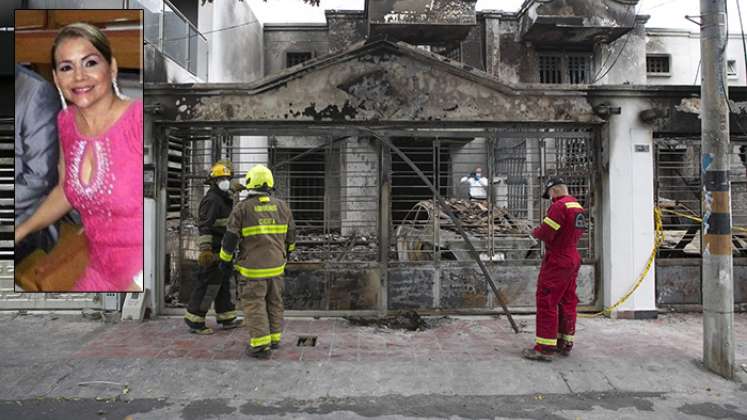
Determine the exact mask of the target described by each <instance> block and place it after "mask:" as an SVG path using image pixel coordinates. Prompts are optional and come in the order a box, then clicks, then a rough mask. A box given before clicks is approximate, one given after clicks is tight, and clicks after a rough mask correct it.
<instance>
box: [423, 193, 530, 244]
mask: <svg viewBox="0 0 747 420" xmlns="http://www.w3.org/2000/svg"><path fill="white" fill-rule="evenodd" d="M445 202H446V204H447V205H448V206H449V209H450V210H451V211H452V212H453V213H454V215H455V216H456V217H457V218H458V219H459V222H460V223H461V225H462V228H463V229H464V230H465V231H467V232H469V233H472V234H476V235H487V234H488V233H489V232H490V230H491V228H492V231H493V233H494V234H496V233H499V234H529V233H531V230H532V227H531V225H530V224H529V222H528V221H527V220H525V219H520V218H518V217H515V216H513V215H512V214H511V213H510V212H509V210H508V209H507V208H505V207H493V209H492V226H490V224H491V217H490V214H489V213H490V211H489V210H488V203H487V202H486V201H480V200H460V199H455V198H452V199H449V200H446V201H445ZM415 206H416V207H417V206H420V207H421V208H423V209H425V210H426V211H428V214H429V215H430V216H431V217H430V218H431V219H432V217H433V214H434V202H433V201H432V200H426V201H421V202H419V203H418V204H416V205H415ZM413 209H415V207H413ZM439 218H440V225H441V228H442V229H449V230H456V228H455V227H454V223H453V222H452V221H451V219H450V218H449V216H448V215H447V214H446V213H445V212H444V211H443V210H441V209H439Z"/></svg>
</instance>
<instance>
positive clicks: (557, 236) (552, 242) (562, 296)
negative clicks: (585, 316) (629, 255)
mask: <svg viewBox="0 0 747 420" xmlns="http://www.w3.org/2000/svg"><path fill="white" fill-rule="evenodd" d="M542 198H545V199H552V205H551V206H550V208H549V209H548V210H547V217H545V218H544V219H543V220H542V223H541V224H540V226H538V227H537V228H535V229H534V231H533V232H532V235H533V236H534V237H536V238H537V239H539V240H541V241H543V242H544V243H545V250H546V252H545V257H544V259H543V260H542V266H541V268H540V273H539V278H538V279H537V292H536V300H537V328H536V339H535V345H534V347H532V348H528V349H525V350H524V351H523V352H522V355H523V356H524V357H525V358H527V359H530V360H540V361H551V360H552V357H553V355H554V354H556V353H558V354H561V355H563V356H568V355H569V354H570V351H571V348H572V347H573V341H574V333H575V330H576V305H577V304H578V297H577V296H576V276H577V275H578V269H579V267H580V266H581V256H580V255H579V253H578V249H577V248H576V246H577V244H578V241H579V239H580V238H581V236H582V235H583V233H584V231H585V230H586V218H585V216H584V209H583V207H582V206H581V204H579V203H578V201H577V200H576V199H575V198H573V197H572V196H570V195H569V194H568V187H567V185H566V183H565V181H564V180H563V178H560V177H554V178H550V179H549V180H548V181H547V182H546V183H545V193H544V194H543V196H542Z"/></svg>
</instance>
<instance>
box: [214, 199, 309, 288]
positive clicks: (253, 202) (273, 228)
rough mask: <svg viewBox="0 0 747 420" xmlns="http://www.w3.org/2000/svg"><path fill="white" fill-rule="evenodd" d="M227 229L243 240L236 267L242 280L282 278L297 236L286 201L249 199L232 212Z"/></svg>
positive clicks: (240, 242)
mask: <svg viewBox="0 0 747 420" xmlns="http://www.w3.org/2000/svg"><path fill="white" fill-rule="evenodd" d="M227 230H228V231H229V232H232V233H234V234H236V235H237V236H238V237H239V238H241V239H240V241H239V254H238V257H237V258H236V263H235V268H236V270H237V271H238V272H239V273H240V274H241V275H242V276H243V277H245V278H247V279H259V278H271V277H277V276H281V275H283V273H284V272H285V262H286V257H287V254H288V251H289V250H291V251H292V250H293V249H295V236H296V225H295V223H294V221H293V214H292V213H291V210H290V208H289V207H288V205H287V204H286V203H285V201H283V200H280V199H277V198H274V197H270V196H267V195H255V196H250V197H249V198H247V199H246V200H244V201H242V202H241V203H239V204H238V205H237V206H236V207H235V208H234V210H233V211H232V212H231V215H230V216H229V218H228V226H227Z"/></svg>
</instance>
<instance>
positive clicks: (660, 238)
mask: <svg viewBox="0 0 747 420" xmlns="http://www.w3.org/2000/svg"><path fill="white" fill-rule="evenodd" d="M662 212H666V213H670V214H674V215H676V216H679V217H684V218H687V219H690V220H692V221H695V222H699V223H702V222H703V219H702V218H699V217H695V216H691V215H689V214H685V213H681V212H678V211H675V210H669V209H661V208H659V207H656V208H654V224H655V226H656V233H655V235H654V248H653V249H652V250H651V254H650V255H649V256H648V261H647V262H646V268H644V270H643V272H642V273H641V275H640V276H638V280H637V281H636V282H635V284H634V285H633V287H631V288H630V290H628V292H627V293H625V294H624V295H623V296H622V297H621V298H620V299H619V300H618V301H617V302H616V303H615V304H614V305H612V306H610V307H608V308H604V309H603V310H602V311H601V312H596V313H593V314H578V317H579V318H594V317H598V316H609V315H610V314H611V313H612V311H614V310H615V309H617V308H618V307H620V305H622V304H623V303H625V302H627V300H628V299H629V298H630V296H632V295H633V293H635V291H636V290H638V287H640V285H641V283H643V280H644V279H645V278H646V276H648V273H649V272H650V271H651V267H652V266H653V264H654V260H655V259H656V253H657V252H658V251H659V247H660V246H661V244H662V242H664V228H663V224H662V221H661V217H662ZM732 230H737V231H740V232H745V233H747V229H746V228H743V227H736V226H735V227H732Z"/></svg>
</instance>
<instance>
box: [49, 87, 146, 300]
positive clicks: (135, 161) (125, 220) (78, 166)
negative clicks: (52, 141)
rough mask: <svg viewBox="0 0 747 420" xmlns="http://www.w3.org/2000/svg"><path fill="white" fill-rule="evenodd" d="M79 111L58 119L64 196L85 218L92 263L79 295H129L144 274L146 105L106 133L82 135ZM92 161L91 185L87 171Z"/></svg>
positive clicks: (138, 104)
mask: <svg viewBox="0 0 747 420" xmlns="http://www.w3.org/2000/svg"><path fill="white" fill-rule="evenodd" d="M77 112H78V109H77V108H76V107H75V106H70V107H68V109H67V111H61V112H60V113H59V114H58V116H57V125H58V129H59V134H60V142H61V144H62V152H63V154H64V157H65V184H64V191H65V196H66V197H67V200H68V201H69V202H70V204H71V205H72V206H73V208H75V209H76V210H77V211H78V212H79V213H80V216H81V220H82V222H83V228H84V230H85V234H86V237H87V239H88V255H89V263H88V266H87V267H86V270H85V272H84V273H83V276H82V277H81V278H80V279H79V280H78V281H77V282H76V284H75V286H74V287H73V290H74V291H88V292H93V291H96V292H114V291H125V290H126V289H127V288H128V287H129V286H130V285H131V284H132V281H133V278H134V277H135V276H137V275H138V274H139V273H140V272H141V271H142V270H143V103H142V101H140V100H136V101H133V102H132V103H130V104H129V106H128V107H127V109H126V110H125V112H124V113H123V114H122V116H121V117H119V119H118V120H117V121H116V122H115V123H114V124H112V126H111V127H109V129H108V130H107V131H106V132H104V133H103V134H101V135H99V136H95V137H88V136H84V135H82V134H81V133H80V132H79V131H78V128H77V126H76V124H75V114H76V113H77ZM86 156H92V159H91V161H92V162H91V175H90V179H89V180H88V182H86V181H85V178H83V174H82V169H83V162H84V159H85V157H86Z"/></svg>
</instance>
